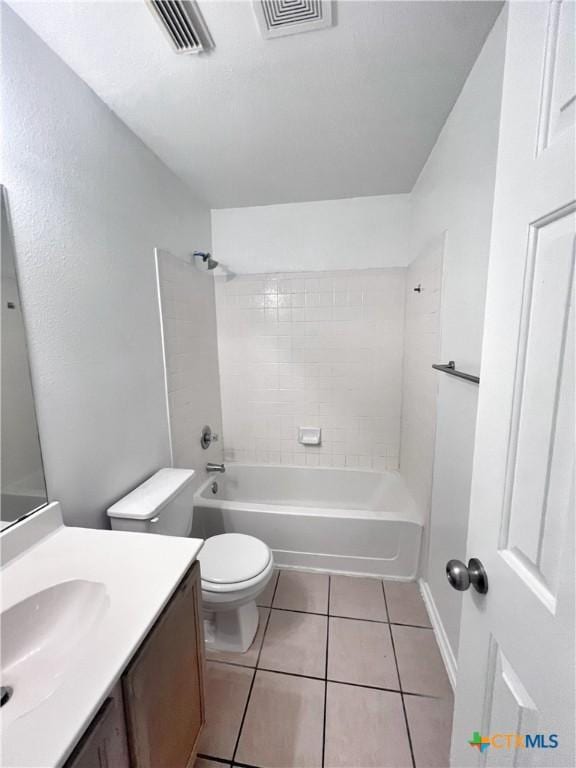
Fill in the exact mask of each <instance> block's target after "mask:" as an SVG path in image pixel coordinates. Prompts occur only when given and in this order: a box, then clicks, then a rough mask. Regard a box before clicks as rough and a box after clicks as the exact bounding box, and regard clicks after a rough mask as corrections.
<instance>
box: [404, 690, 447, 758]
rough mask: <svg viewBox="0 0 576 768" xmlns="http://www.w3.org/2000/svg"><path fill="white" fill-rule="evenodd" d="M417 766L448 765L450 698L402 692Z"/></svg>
mask: <svg viewBox="0 0 576 768" xmlns="http://www.w3.org/2000/svg"><path fill="white" fill-rule="evenodd" d="M404 704H405V706H406V714H407V716H408V727H409V728H410V737H411V739H412V749H413V750H414V760H415V762H416V766H417V768H447V766H448V765H449V756H450V737H451V734H452V708H453V704H452V699H451V698H450V699H442V700H440V699H426V698H424V697H423V696H405V697H404Z"/></svg>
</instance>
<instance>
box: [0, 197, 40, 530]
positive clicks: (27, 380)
mask: <svg viewBox="0 0 576 768" xmlns="http://www.w3.org/2000/svg"><path fill="white" fill-rule="evenodd" d="M0 203H1V207H2V233H1V234H2V293H1V300H2V326H1V333H2V344H1V346H2V360H1V363H2V368H1V369H0V370H1V379H2V407H1V418H2V422H1V433H2V434H1V438H2V443H1V461H2V465H1V468H2V475H1V481H2V482H1V492H2V498H1V505H0V530H3V529H4V528H6V527H7V526H9V525H11V524H12V523H14V522H16V521H17V520H20V519H21V518H22V517H24V516H25V515H28V514H30V512H33V511H34V510H36V509H38V508H39V507H41V506H44V504H46V503H47V501H48V497H47V493H46V482H45V480H44V468H43V466H42V453H41V451H40V439H39V436H38V425H37V422H36V411H35V408H34V396H33V392H32V380H31V377H30V365H29V361H28V348H27V344H26V333H25V328H24V318H23V316H22V306H21V302H20V293H19V290H18V275H17V270H16V260H15V253H14V244H13V237H12V230H11V226H10V217H9V211H8V200H7V195H6V189H5V188H4V187H2V186H0Z"/></svg>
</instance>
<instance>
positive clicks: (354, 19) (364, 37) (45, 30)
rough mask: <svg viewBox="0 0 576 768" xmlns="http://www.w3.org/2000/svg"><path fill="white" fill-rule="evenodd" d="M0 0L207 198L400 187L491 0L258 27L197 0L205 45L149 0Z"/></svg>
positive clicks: (479, 39) (471, 49) (234, 8)
mask: <svg viewBox="0 0 576 768" xmlns="http://www.w3.org/2000/svg"><path fill="white" fill-rule="evenodd" d="M10 4H11V5H12V6H13V7H14V8H15V10H16V11H17V13H19V14H20V16H21V17H22V18H23V19H24V20H25V21H26V22H27V23H28V24H29V26H30V27H32V29H34V30H35V31H36V32H37V33H38V35H39V36H40V37H42V38H43V39H44V40H45V41H46V42H47V43H48V45H49V46H50V47H51V48H52V49H53V50H54V51H56V53H58V54H59V55H60V56H61V57H62V59H64V61H65V62H66V63H67V64H69V66H70V67H72V69H74V70H75V71H76V72H77V73H78V74H79V75H80V77H82V78H83V79H84V80H85V81H86V82H87V83H88V85H90V87H91V88H92V89H93V90H94V91H95V92H96V93H97V94H98V95H99V96H100V98H101V99H102V100H103V101H104V102H106V103H107V104H108V105H109V106H110V107H111V108H112V109H113V110H114V112H116V114H117V115H118V116H119V117H120V118H121V119H122V120H123V121H124V122H125V123H126V124H127V125H128V126H130V128H131V129H132V130H133V131H134V132H135V133H136V134H137V135H138V136H140V138H141V139H142V140H143V141H144V142H145V143H146V144H147V145H148V146H149V147H150V148H151V149H152V150H154V152H156V154H157V155H158V156H159V157H160V158H161V159H162V160H163V161H164V162H165V163H166V164H167V165H168V166H169V167H170V168H172V170H173V171H175V172H176V173H177V174H178V175H179V176H181V177H182V178H183V179H184V180H185V181H187V182H188V183H189V184H190V186H191V187H192V188H193V189H194V190H195V192H196V193H197V194H198V195H199V196H200V197H201V198H203V199H204V200H205V201H206V202H207V203H208V204H210V205H211V206H212V207H214V208H221V207H233V206H244V205H264V204H270V203H281V202H299V201H306V200H323V199H333V198H341V197H355V196H361V195H376V194H388V193H397V192H408V191H410V190H411V188H412V186H413V184H414V182H415V181H416V179H417V177H418V174H419V172H420V170H421V168H422V166H423V164H424V163H425V161H426V158H427V157H428V154H429V152H430V150H431V149H432V147H433V145H434V142H435V140H436V138H437V136H438V133H439V131H440V129H441V127H442V125H443V123H444V121H445V119H446V117H447V115H448V113H449V111H450V109H451V107H452V105H453V104H454V102H455V100H456V98H457V96H458V94H459V92H460V89H461V87H462V85H463V83H464V81H465V79H466V76H467V74H468V72H469V70H470V68H471V66H472V64H473V63H474V60H475V59H476V56H477V55H478V53H479V51H480V48H481V46H482V43H483V42H484V39H485V38H486V35H487V33H488V31H489V30H490V28H491V26H492V24H493V22H494V20H495V18H496V16H497V14H498V11H499V9H500V7H501V3H497V2H474V1H473V0H468V1H464V2H451V1H444V2H440V1H437V2H410V1H409V0H404V1H403V2H382V1H381V2H364V1H362V0H360V1H357V2H351V1H350V0H347V1H345V0H338V2H337V3H336V5H335V17H336V25H335V26H334V27H332V28H330V29H325V30H320V31H317V32H308V33H305V34H302V35H293V36H290V37H283V38H278V39H273V40H264V39H263V38H262V37H261V35H260V32H259V29H258V26H257V23H256V19H255V16H254V11H253V8H252V5H251V3H250V2H246V1H245V0H240V1H239V2H219V1H218V2H217V1H216V0H200V3H199V5H200V7H201V9H202V12H203V15H204V18H205V20H206V22H207V24H208V27H209V29H210V32H211V34H212V37H213V39H214V42H215V45H216V47H215V49H214V51H213V52H211V53H209V54H203V55H199V56H177V55H176V54H175V53H174V52H173V51H172V50H171V48H170V46H169V45H168V43H167V42H166V39H165V37H164V35H163V32H162V30H161V29H160V28H159V26H158V24H157V22H156V20H155V19H154V18H153V16H152V14H151V13H150V11H149V9H148V8H147V7H146V5H145V3H144V0H128V1H124V2H108V1H107V0H101V1H100V2H99V1H96V2H79V1H78V0H76V1H75V2H59V1H58V2H41V3H34V2H18V1H17V0H12V2H11V3H10ZM471 151H473V148H471Z"/></svg>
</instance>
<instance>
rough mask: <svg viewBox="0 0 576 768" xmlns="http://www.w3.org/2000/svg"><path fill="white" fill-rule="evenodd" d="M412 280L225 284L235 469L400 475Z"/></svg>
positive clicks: (243, 279) (352, 274) (370, 273)
mask: <svg viewBox="0 0 576 768" xmlns="http://www.w3.org/2000/svg"><path fill="white" fill-rule="evenodd" d="M405 273H406V270H405V269H382V270H356V271H337V272H302V273H294V272H291V273H287V274H269V275H266V274H262V275H242V276H236V277H234V278H232V279H229V278H228V279H227V278H217V280H216V305H217V316H218V345H219V358H220V377H221V390H222V411H223V420H224V441H225V459H226V460H227V461H238V462H248V463H253V462H255V463H264V464H293V465H303V466H323V467H326V466H331V467H360V468H372V469H378V470H383V469H396V468H397V467H398V462H399V451H400V412H401V385H402V356H403V333H404V303H405ZM299 426H318V427H321V428H322V445H321V446H310V447H308V446H307V447H305V446H302V445H300V444H299V443H298V440H297V436H298V427H299Z"/></svg>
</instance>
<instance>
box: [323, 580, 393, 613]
mask: <svg viewBox="0 0 576 768" xmlns="http://www.w3.org/2000/svg"><path fill="white" fill-rule="evenodd" d="M330 613H331V615H332V616H348V617H349V618H351V619H372V620H373V621H386V604H385V602H384V592H383V591H382V582H381V581H380V579H364V578H356V577H353V576H332V577H331V582H330Z"/></svg>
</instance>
